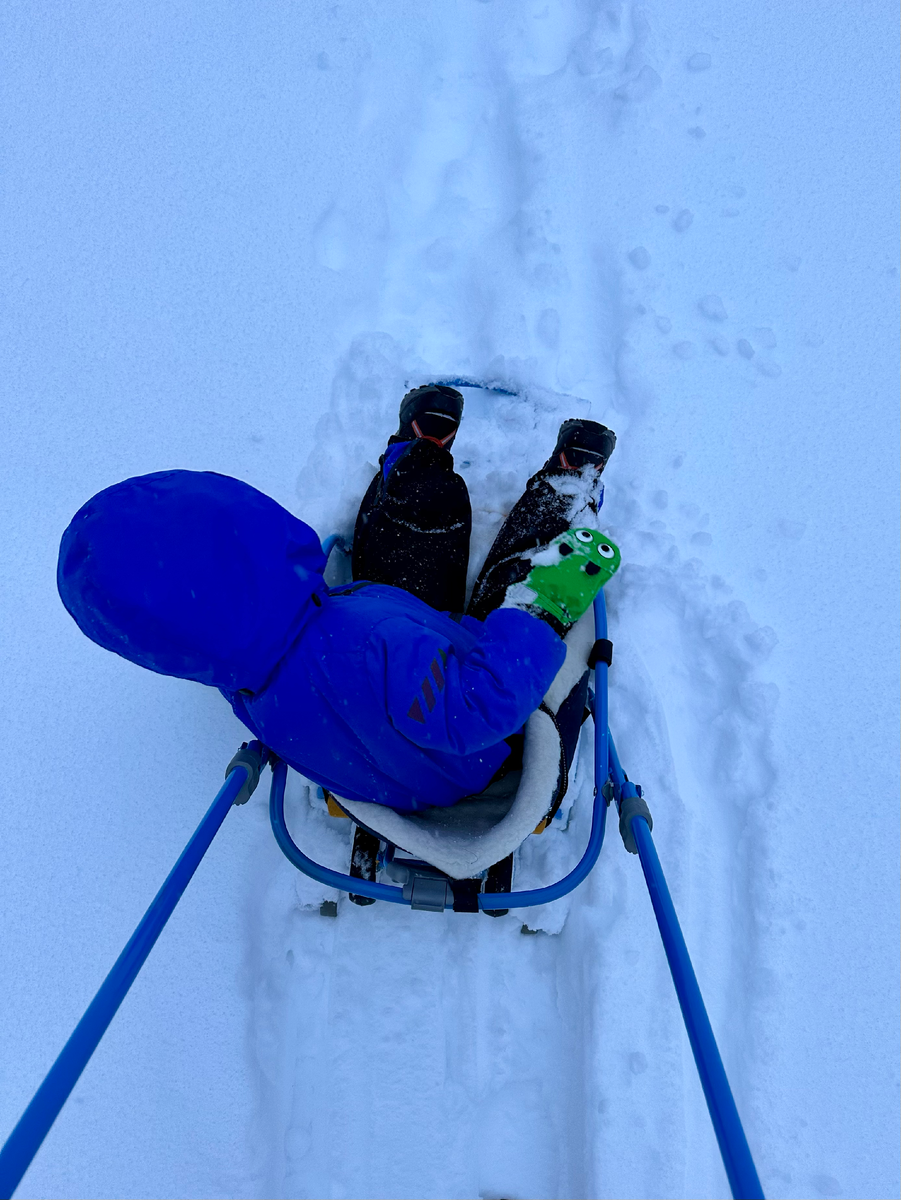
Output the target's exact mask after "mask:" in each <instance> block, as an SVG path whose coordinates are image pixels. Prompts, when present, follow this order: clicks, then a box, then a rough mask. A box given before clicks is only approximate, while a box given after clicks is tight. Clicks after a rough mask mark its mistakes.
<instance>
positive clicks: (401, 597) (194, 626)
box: [58, 388, 612, 810]
mask: <svg viewBox="0 0 901 1200" xmlns="http://www.w3.org/2000/svg"><path fill="white" fill-rule="evenodd" d="M411 397H412V399H411ZM461 413H462V397H459V394H458V393H456V392H453V390H452V389H449V388H440V389H436V388H426V389H417V391H416V392H414V393H411V394H410V395H409V396H408V397H406V398H405V401H404V406H402V409H401V427H400V429H399V431H398V433H397V434H396V435H395V436H394V437H393V438H392V439H391V441H390V443H389V447H388V450H387V452H386V455H385V457H384V458H383V461H382V464H381V466H380V471H379V474H378V475H377V476H376V478H375V479H374V480H373V484H372V486H371V487H370V489H369V491H368V492H367V495H366V498H365V499H364V502H363V505H362V506H361V510H360V516H359V517H358V521H357V529H356V531H355V537H354V557H353V573H354V578H355V582H354V583H353V584H350V585H346V586H343V587H337V588H329V587H328V586H327V585H326V584H325V582H324V580H323V575H322V573H323V570H324V567H325V556H324V555H323V552H322V548H321V546H320V542H319V538H318V537H317V535H316V534H315V533H314V531H313V530H312V529H311V528H310V527H309V526H308V525H305V524H304V523H303V522H302V521H300V520H298V519H297V518H296V517H294V516H292V515H291V514H290V513H289V512H287V511H286V510H285V509H284V508H282V507H281V506H280V505H278V504H277V503H276V502H275V501H274V500H271V499H269V498H268V497H267V496H265V495H263V494H262V493H261V492H259V491H257V490H256V489H255V488H252V487H250V486H249V485H248V484H245V483H242V482H240V481H239V480H236V479H232V478H230V477H228V476H223V475H217V474H213V473H211V472H192V471H164V472H158V473H155V474H152V475H145V476H141V477H138V478H134V479H127V480H125V481H124V482H122V483H118V484H115V485H114V486H112V487H110V488H107V489H106V490H105V491H103V492H100V493H99V494H98V495H97V496H95V497H93V499H91V500H90V501H88V503H87V504H85V505H84V506H83V507H82V508H81V509H80V510H79V512H78V513H77V514H76V515H75V517H74V518H73V520H72V522H71V524H70V525H69V527H68V528H67V530H66V532H65V533H64V535H63V539H62V544H61V547H60V557H59V567H58V587H59V591H60V595H61V597H62V600H63V603H64V604H65V606H66V608H67V609H68V611H69V612H70V613H71V615H72V616H73V617H74V619H75V620H76V622H77V623H78V625H79V627H80V628H81V629H82V631H83V632H84V633H86V634H87V636H88V637H90V638H91V639H92V640H94V641H95V642H97V643H98V644H99V645H101V646H103V647H105V648H106V649H109V650H114V651H115V652H117V653H118V654H121V655H123V656H124V657H125V658H128V659H130V660H131V661H132V662H135V663H138V664H139V665H141V666H144V667H148V668H149V669H151V670H153V671H157V672H160V673H162V674H165V675H175V676H178V677H180V678H182V679H191V680H196V681H197V682H199V683H205V684H208V685H210V686H213V687H216V688H218V689H219V690H220V691H221V692H222V693H223V695H224V696H225V697H226V698H227V699H228V701H229V702H230V704H231V705H232V708H233V709H234V711H235V713H236V715H237V716H238V717H239V718H240V720H241V721H242V722H243V723H244V724H245V725H246V726H247V728H248V729H250V730H251V731H252V732H253V734H254V735H255V736H256V737H258V738H259V739H260V741H261V742H263V743H264V744H265V745H267V746H268V747H270V749H272V750H273V751H274V752H275V753H276V754H277V755H278V756H279V757H281V758H282V759H284V760H285V761H286V762H287V763H288V764H290V765H291V766H293V767H295V768H296V769H297V770H298V771H300V772H301V773H302V774H303V775H305V776H306V777H307V778H309V779H312V780H314V781H315V782H317V783H319V784H320V785H321V786H323V787H324V788H327V789H328V790H329V791H332V792H335V793H336V794H338V795H341V796H344V797H346V798H348V799H351V800H364V801H375V802H378V803H381V804H386V805H390V806H392V807H394V808H397V809H405V810H414V809H417V808H421V807H424V806H426V805H448V804H453V803H454V802H455V801H457V800H459V799H461V798H462V797H463V796H466V795H472V794H476V793H478V792H479V791H480V790H481V789H482V788H484V787H485V786H486V785H487V784H488V783H489V781H491V780H492V779H493V778H494V777H495V776H497V775H498V774H499V773H502V771H503V769H504V765H505V763H508V761H509V760H510V756H511V744H512V743H511V742H510V741H507V740H505V739H508V738H511V736H515V735H516V733H517V731H519V730H520V729H521V728H522V726H523V724H524V723H525V721H526V720H527V718H528V717H529V715H530V714H531V713H532V712H534V710H535V709H536V708H537V707H538V705H539V704H540V702H541V700H542V697H543V696H544V694H545V692H546V691H547V689H548V687H549V685H550V683H551V682H552V680H553V678H554V676H555V674H556V672H557V671H558V669H559V667H560V666H561V664H562V662H563V658H564V657H565V648H564V646H563V642H562V640H561V636H560V634H561V633H562V632H564V631H563V630H562V629H560V628H554V622H553V621H551V622H550V623H549V622H548V621H547V620H540V619H537V618H536V616H535V615H532V614H531V613H530V612H528V611H522V610H521V609H519V608H513V607H504V608H499V607H498V604H499V603H500V602H501V601H502V600H503V598H504V595H505V593H506V588H507V586H508V585H509V584H510V583H511V582H514V581H515V580H516V579H521V578H522V577H523V576H522V568H521V565H520V564H521V563H522V561H523V560H522V558H521V555H522V551H523V550H527V549H529V548H530V547H534V546H536V545H540V544H543V543H544V542H546V541H548V540H549V538H550V537H553V536H555V535H556V534H557V533H559V532H561V530H562V529H565V528H567V527H568V526H569V524H570V523H571V519H572V515H573V514H572V512H571V511H570V510H571V508H572V500H571V497H566V496H563V497H561V496H559V495H558V493H557V492H556V491H554V488H553V486H552V485H553V481H554V475H555V472H556V473H559V472H563V471H572V470H581V469H586V468H585V463H584V462H579V463H572V464H571V463H570V462H569V461H568V459H567V457H566V456H567V453H568V454H569V456H570V457H571V458H574V457H578V455H577V449H578V448H575V443H574V439H573V438H572V437H570V443H572V445H571V446H564V449H563V450H562V451H561V450H559V448H558V450H556V451H555V455H556V456H557V458H558V459H561V460H562V462H563V463H565V464H566V465H565V466H563V465H562V464H561V462H559V461H557V459H553V461H552V462H551V463H550V465H546V467H545V468H544V469H543V471H544V473H543V474H542V472H539V475H538V476H535V477H534V478H533V480H531V481H530V485H529V486H530V489H531V497H530V492H529V491H527V493H526V496H525V497H524V498H523V501H521V502H520V504H519V505H518V506H517V509H514V511H513V513H511V516H510V518H508V521H507V523H506V525H505V526H504V529H502V531H501V533H500V534H499V535H498V540H497V542H496V543H495V547H494V548H493V550H492V554H491V555H490V556H489V560H488V562H487V563H486V566H485V569H484V570H483V572H482V575H481V576H480V579H479V581H478V583H477V585H476V588H475V590H474V593H473V599H472V602H471V604H470V615H467V616H462V615H460V614H461V613H462V609H463V593H464V590H465V580H466V566H467V557H468V540H469V526H470V518H469V502H468V497H467V496H466V490H465V485H464V484H463V481H462V480H461V479H460V478H459V476H457V475H456V474H455V473H454V472H453V465H452V459H451V456H450V450H449V447H450V444H451V443H452V440H453V434H454V433H455V432H456V428H457V424H458V423H459V419H460V415H461ZM576 424H578V425H580V426H581V427H582V428H581V429H580V431H579V436H580V438H581V441H582V442H584V443H587V442H589V441H591V437H590V435H591V433H592V432H593V430H599V429H603V427H602V426H593V429H589V430H588V432H587V433H586V429H585V427H587V426H589V425H591V423H588V422H581V423H578V422H577V423H576ZM565 429H566V426H564V430H565ZM438 434H440V436H437V435H438ZM448 434H450V436H448ZM604 434H606V435H608V436H607V440H606V442H604V441H603V438H602V439H601V441H602V442H603V448H604V449H606V454H604V455H602V456H601V455H600V454H599V453H597V452H592V451H591V450H590V449H589V450H588V451H586V453H587V454H588V456H589V459H588V460H586V461H588V462H589V466H588V468H587V469H590V470H594V469H596V468H597V467H598V465H599V466H600V467H601V468H602V467H603V465H604V462H606V457H607V455H609V452H610V450H612V441H611V439H612V435H610V434H609V431H606V430H604ZM562 438H563V430H561V439H562ZM596 440H597V439H596ZM592 444H594V443H592ZM559 445H560V443H558V447H559ZM593 453H594V461H593V462H592V461H591V455H592V454H593ZM598 459H601V461H600V462H598ZM517 510H520V511H519V513H518V514H517ZM526 510H528V511H526ZM430 522H431V525H430ZM558 526H559V528H558ZM496 551H497V552H496ZM442 609H443V610H444V611H440V610H442ZM452 613H453V614H454V615H451V614H452Z"/></svg>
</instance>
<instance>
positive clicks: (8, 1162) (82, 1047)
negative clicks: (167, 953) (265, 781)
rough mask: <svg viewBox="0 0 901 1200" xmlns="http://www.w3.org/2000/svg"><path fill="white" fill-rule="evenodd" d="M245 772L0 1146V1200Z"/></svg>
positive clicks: (187, 851) (219, 802)
mask: <svg viewBox="0 0 901 1200" xmlns="http://www.w3.org/2000/svg"><path fill="white" fill-rule="evenodd" d="M252 745H258V743H252ZM249 774H250V773H249V771H248V769H247V767H244V766H236V767H235V768H234V770H233V771H231V772H230V773H229V776H228V778H227V779H226V781H225V783H224V784H223V785H222V787H221V788H220V789H219V793H218V795H217V796H216V799H215V800H214V801H213V803H212V804H211V805H210V807H209V809H208V810H207V814H206V816H205V817H204V818H203V820H202V821H201V822H200V824H199V825H198V826H197V829H196V830H195V832H194V835H193V837H192V838H191V840H190V841H189V842H188V844H187V846H185V848H184V850H183V851H182V854H181V857H180V858H179V860H178V862H177V863H176V864H175V866H174V867H173V868H172V870H171V871H170V872H169V876H168V878H167V879H166V882H165V883H164V884H163V886H162V887H161V888H160V890H159V891H158V892H157V894H156V897H155V899H154V901H153V903H152V904H151V905H150V907H149V908H148V909H147V912H146V913H145V914H144V916H143V918H142V919H141V923H140V924H139V925H138V927H137V929H136V930H135V931H134V933H133V934H132V936H131V940H130V941H129V943H128V945H127V946H126V947H125V949H124V950H123V951H122V953H121V954H120V955H119V957H118V958H117V959H116V962H115V964H114V966H113V968H112V970H111V971H110V973H109V974H108V975H107V977H106V979H105V980H104V981H103V983H102V984H101V985H100V990H99V991H98V992H97V995H96V996H95V997H94V999H93V1000H92V1001H91V1003H90V1004H89V1005H88V1008H87V1010H86V1012H85V1014H84V1016H83V1017H82V1018H81V1020H80V1021H79V1022H78V1024H77V1025H76V1026H75V1030H74V1032H73V1033H72V1036H71V1037H70V1038H69V1040H68V1042H66V1044H65V1046H63V1048H62V1050H61V1051H60V1055H59V1057H58V1058H57V1060H56V1062H55V1063H54V1064H53V1066H52V1067H51V1068H50V1070H49V1071H48V1072H47V1075H46V1078H45V1079H44V1082H43V1083H42V1084H41V1086H40V1087H39V1088H38V1090H37V1091H36V1092H35V1094H34V1098H33V1100H32V1101H31V1103H30V1104H29V1105H28V1107H27V1108H26V1109H25V1112H24V1113H23V1114H22V1116H21V1118H20V1119H19V1123H18V1125H16V1127H15V1129H14V1130H13V1131H12V1133H11V1134H10V1135H9V1137H8V1139H7V1141H6V1144H5V1146H4V1147H3V1149H2V1150H0V1197H2V1200H9V1198H10V1197H11V1196H12V1194H13V1192H14V1191H15V1190H16V1188H17V1187H18V1186H19V1182H20V1181H21V1179H22V1176H23V1175H24V1174H25V1172H26V1171H27V1170H28V1168H29V1166H30V1165H31V1161H32V1159H33V1158H34V1156H35V1155H36V1154H37V1152H38V1150H39V1149H40V1147H41V1143H42V1142H43V1140H44V1138H45V1137H46V1136H47V1134H48V1133H49V1132H50V1127H51V1126H52V1124H53V1122H54V1121H55V1120H56V1118H57V1116H58V1115H59V1112H60V1109H61V1108H62V1106H63V1105H64V1104H65V1102H66V1101H67V1100H68V1098H69V1094H70V1093H71V1091H72V1089H73V1088H74V1087H75V1084H76V1083H77V1082H78V1078H79V1076H80V1075H81V1073H82V1071H83V1070H84V1069H85V1067H86V1066H87V1064H88V1060H89V1059H90V1057H91V1055H92V1054H93V1053H94V1051H95V1050H96V1049H97V1046H98V1044H99V1042H100V1039H101V1038H102V1037H103V1035H104V1033H106V1030H107V1028H108V1027H109V1024H110V1022H111V1021H112V1019H113V1017H114V1016H115V1015H116V1012H117V1011H118V1008H119V1005H120V1004H121V1003H122V1001H123V1000H124V999H125V996H126V994H127V992H128V989H129V988H130V987H131V985H132V984H133V983H134V981H135V978H136V977H137V974H138V972H139V971H140V969H141V967H142V966H143V965H144V963H145V961H146V959H147V956H148V954H149V953H150V951H151V950H152V949H153V947H154V944H155V942H156V940H157V938H158V937H159V936H160V934H161V933H162V931H163V928H164V926H165V924H166V922H167V921H168V920H169V917H170V916H171V915H172V912H173V910H174V908H175V906H176V904H178V902H179V900H180V899H181V896H182V893H183V892H184V890H185V888H186V887H187V886H188V884H189V883H190V881H191V876H192V875H193V874H194V872H195V871H196V870H197V866H198V864H199V863H200V860H201V859H202V858H203V856H204V854H205V853H206V851H207V850H208V849H209V846H210V843H211V842H212V840H213V838H214V837H215V836H216V834H217V833H218V832H219V828H220V826H221V825H222V822H223V821H224V820H225V817H226V814H227V813H228V810H229V809H230V808H231V806H232V804H233V803H234V800H235V797H236V796H237V794H238V793H239V792H240V790H241V788H242V787H243V786H244V783H245V780H246V779H247V778H248V777H249Z"/></svg>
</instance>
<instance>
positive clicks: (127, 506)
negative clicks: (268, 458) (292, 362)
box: [57, 471, 326, 692]
mask: <svg viewBox="0 0 901 1200" xmlns="http://www.w3.org/2000/svg"><path fill="white" fill-rule="evenodd" d="M324 567H325V556H324V555H323V553H322V547H321V546H320V544H319V538H318V537H317V535H316V534H315V533H314V531H313V530H312V529H311V528H310V527H309V525H305V524H304V523H303V521H298V520H297V518H296V517H293V516H292V515H291V514H290V513H289V512H288V511H287V510H286V509H284V508H282V507H281V505H279V504H277V503H276V502H275V501H274V500H271V499H269V497H268V496H264V495H263V493H262V492H258V491H257V490H256V488H252V487H250V486H249V484H246V483H242V482H241V481H240V480H238V479H232V478H230V477H229V476H227V475H216V474H214V473H213V472H209V471H203V472H201V471H158V472H156V473H155V474H153V475H141V476H138V477H137V478H135V479H126V480H124V482H122V483H117V484H114V485H113V487H109V488H106V490H105V491H102V492H99V493H98V494H97V495H96V496H94V498H93V499H92V500H89V501H88V502H87V504H85V505H84V506H83V507H82V508H80V509H79V510H78V512H77V513H76V514H75V516H74V517H73V519H72V522H71V524H70V525H69V527H68V529H67V530H66V532H65V533H64V534H63V538H62V543H61V545H60V552H59V565H58V568H57V587H58V588H59V594H60V596H61V598H62V601H63V604H64V605H65V606H66V608H67V609H68V611H69V613H70V614H71V616H72V617H73V618H74V619H75V621H76V623H77V624H78V627H79V628H80V629H81V631H82V632H83V633H85V634H87V636H88V637H89V638H91V640H92V641H94V642H97V644H98V645H100V646H103V647H104V648H105V649H107V650H113V651H115V652H116V653H117V654H121V655H122V656H123V657H124V658H127V659H129V660H130V661H131V662H133V663H137V664H138V665H139V666H142V667H149V669H150V670H151V671H158V672H159V673H160V674H161V675H177V676H180V677H181V678H182V679H194V680H196V681H197V682H198V683H207V684H211V685H212V686H213V687H218V688H224V689H225V690H227V691H231V692H234V691H237V690H239V689H241V688H246V689H248V690H249V691H251V692H257V691H259V690H260V689H261V688H262V687H263V685H264V684H265V683H266V680H267V679H268V678H269V676H270V675H271V674H272V671H273V670H274V668H275V666H276V664H277V663H278V662H279V660H280V659H281V658H282V657H283V656H284V654H285V653H286V651H287V650H288V649H289V647H290V646H291V645H292V644H293V643H294V641H295V640H296V638H297V636H298V634H299V633H300V630H301V629H302V628H303V626H304V624H305V622H306V620H307V618H308V617H309V616H310V615H311V614H312V612H313V611H315V610H314V603H315V602H314V601H313V599H312V597H313V595H314V593H324V592H325V590H326V588H325V584H324V582H323V579H322V571H323V569H324Z"/></svg>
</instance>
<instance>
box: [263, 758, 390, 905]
mask: <svg viewBox="0 0 901 1200" xmlns="http://www.w3.org/2000/svg"><path fill="white" fill-rule="evenodd" d="M287 779H288V767H287V764H286V763H283V762H282V761H281V760H279V761H278V762H277V763H273V764H272V785H271V787H270V788H269V823H270V824H271V826H272V832H273V833H274V834H275V840H276V841H277V842H278V844H279V846H280V847H281V851H282V853H283V854H284V856H285V858H287V859H288V861H289V862H291V863H293V864H294V866H295V867H297V869H298V871H303V873H304V875H309V876H310V878H311V879H318V880H319V882H320V883H324V884H325V885H326V886H327V887H333V888H337V889H338V890H339V891H341V892H353V894H354V895H355V896H371V897H372V899H373V900H389V901H390V902H391V903H392V904H409V903H410V902H409V900H405V899H404V893H403V889H402V888H399V887H392V886H391V885H390V884H387V883H372V882H370V881H369V880H368V879H357V878H356V877H355V876H353V875H345V874H344V872H343V871H333V870H332V869H331V868H330V867H323V866H322V865H321V863H318V862H316V861H315V860H314V859H312V858H309V857H308V856H307V855H306V854H304V852H303V851H302V850H301V849H300V847H299V846H298V845H297V843H296V842H295V841H294V839H293V838H292V837H291V834H290V833H289V832H288V826H287V825H286V824H285V783H286V782H287Z"/></svg>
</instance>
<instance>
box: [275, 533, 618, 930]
mask: <svg viewBox="0 0 901 1200" xmlns="http://www.w3.org/2000/svg"><path fill="white" fill-rule="evenodd" d="M330 541H331V539H327V543H326V544H328V543H329V542H330ZM329 550H331V545H329ZM594 620H595V635H596V637H598V638H605V637H606V636H607V609H606V606H605V604H604V593H603V592H600V593H599V594H598V597H597V599H596V600H595V602H594ZM594 715H595V721H594V729H595V733H594V736H595V747H594V753H595V763H594V766H595V796H594V808H593V810H592V815H591V832H590V834H589V837H588V845H587V846H586V848H585V853H584V854H583V855H582V857H581V859H580V860H579V862H578V863H577V864H576V866H575V867H574V868H573V869H572V871H570V873H569V874H568V875H566V876H564V877H563V879H560V880H558V881H557V882H556V883H552V884H549V885H548V886H547V887H543V888H533V889H531V890H530V891H522V892H481V893H479V896H478V903H479V908H481V909H496V908H529V907H531V906H532V905H534V904H549V903H550V902H551V901H552V900H559V898H560V897H561V896H565V895H566V894H567V892H571V891H572V890H573V888H575V887H578V885H579V884H580V883H581V882H582V880H583V879H585V877H586V876H587V875H588V874H589V872H590V871H591V869H592V868H593V867H594V864H595V863H596V862H597V860H598V855H599V854H600V853H601V847H602V845H603V844H604V829H605V826H606V822H607V803H606V800H605V799H604V796H603V791H602V788H603V784H604V783H605V782H606V781H607V778H608V775H609V771H610V765H609V763H608V731H607V664H606V663H603V662H599V663H598V664H597V666H596V667H595V714H594ZM287 778H288V768H287V766H286V765H285V764H284V763H283V762H278V763H275V764H273V767H272V785H271V787H270V790H269V820H270V823H271V825H272V832H273V833H274V834H275V840H276V841H277V842H278V844H279V846H280V848H281V850H282V853H283V854H284V855H285V857H286V858H287V859H288V861H289V862H291V863H292V864H293V865H294V866H295V867H297V869H298V870H299V871H303V873H304V874H305V875H309V876H310V877H311V878H312V879H317V880H318V881H319V882H320V883H324V884H325V885H326V886H327V887H333V888H337V889H338V891H342V892H353V893H354V895H356V896H367V897H369V898H370V899H372V900H387V901H388V902H389V903H391V904H409V903H410V901H408V900H405V899H404V896H403V890H402V889H401V888H399V887H392V886H391V885H390V884H386V883H375V882H370V881H369V880H367V879H356V878H355V877H354V876H352V875H347V874H345V873H344V872H343V871H333V870H332V869H331V868H330V867H324V866H322V865H321V863H317V862H316V861H315V860H314V859H312V858H310V857H309V856H308V855H306V854H304V852H303V851H302V850H301V849H300V847H299V846H298V845H297V843H296V842H295V841H294V839H293V838H292V837H291V834H290V833H289V832H288V827H287V824H286V823H285V784H286V782H287Z"/></svg>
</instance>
